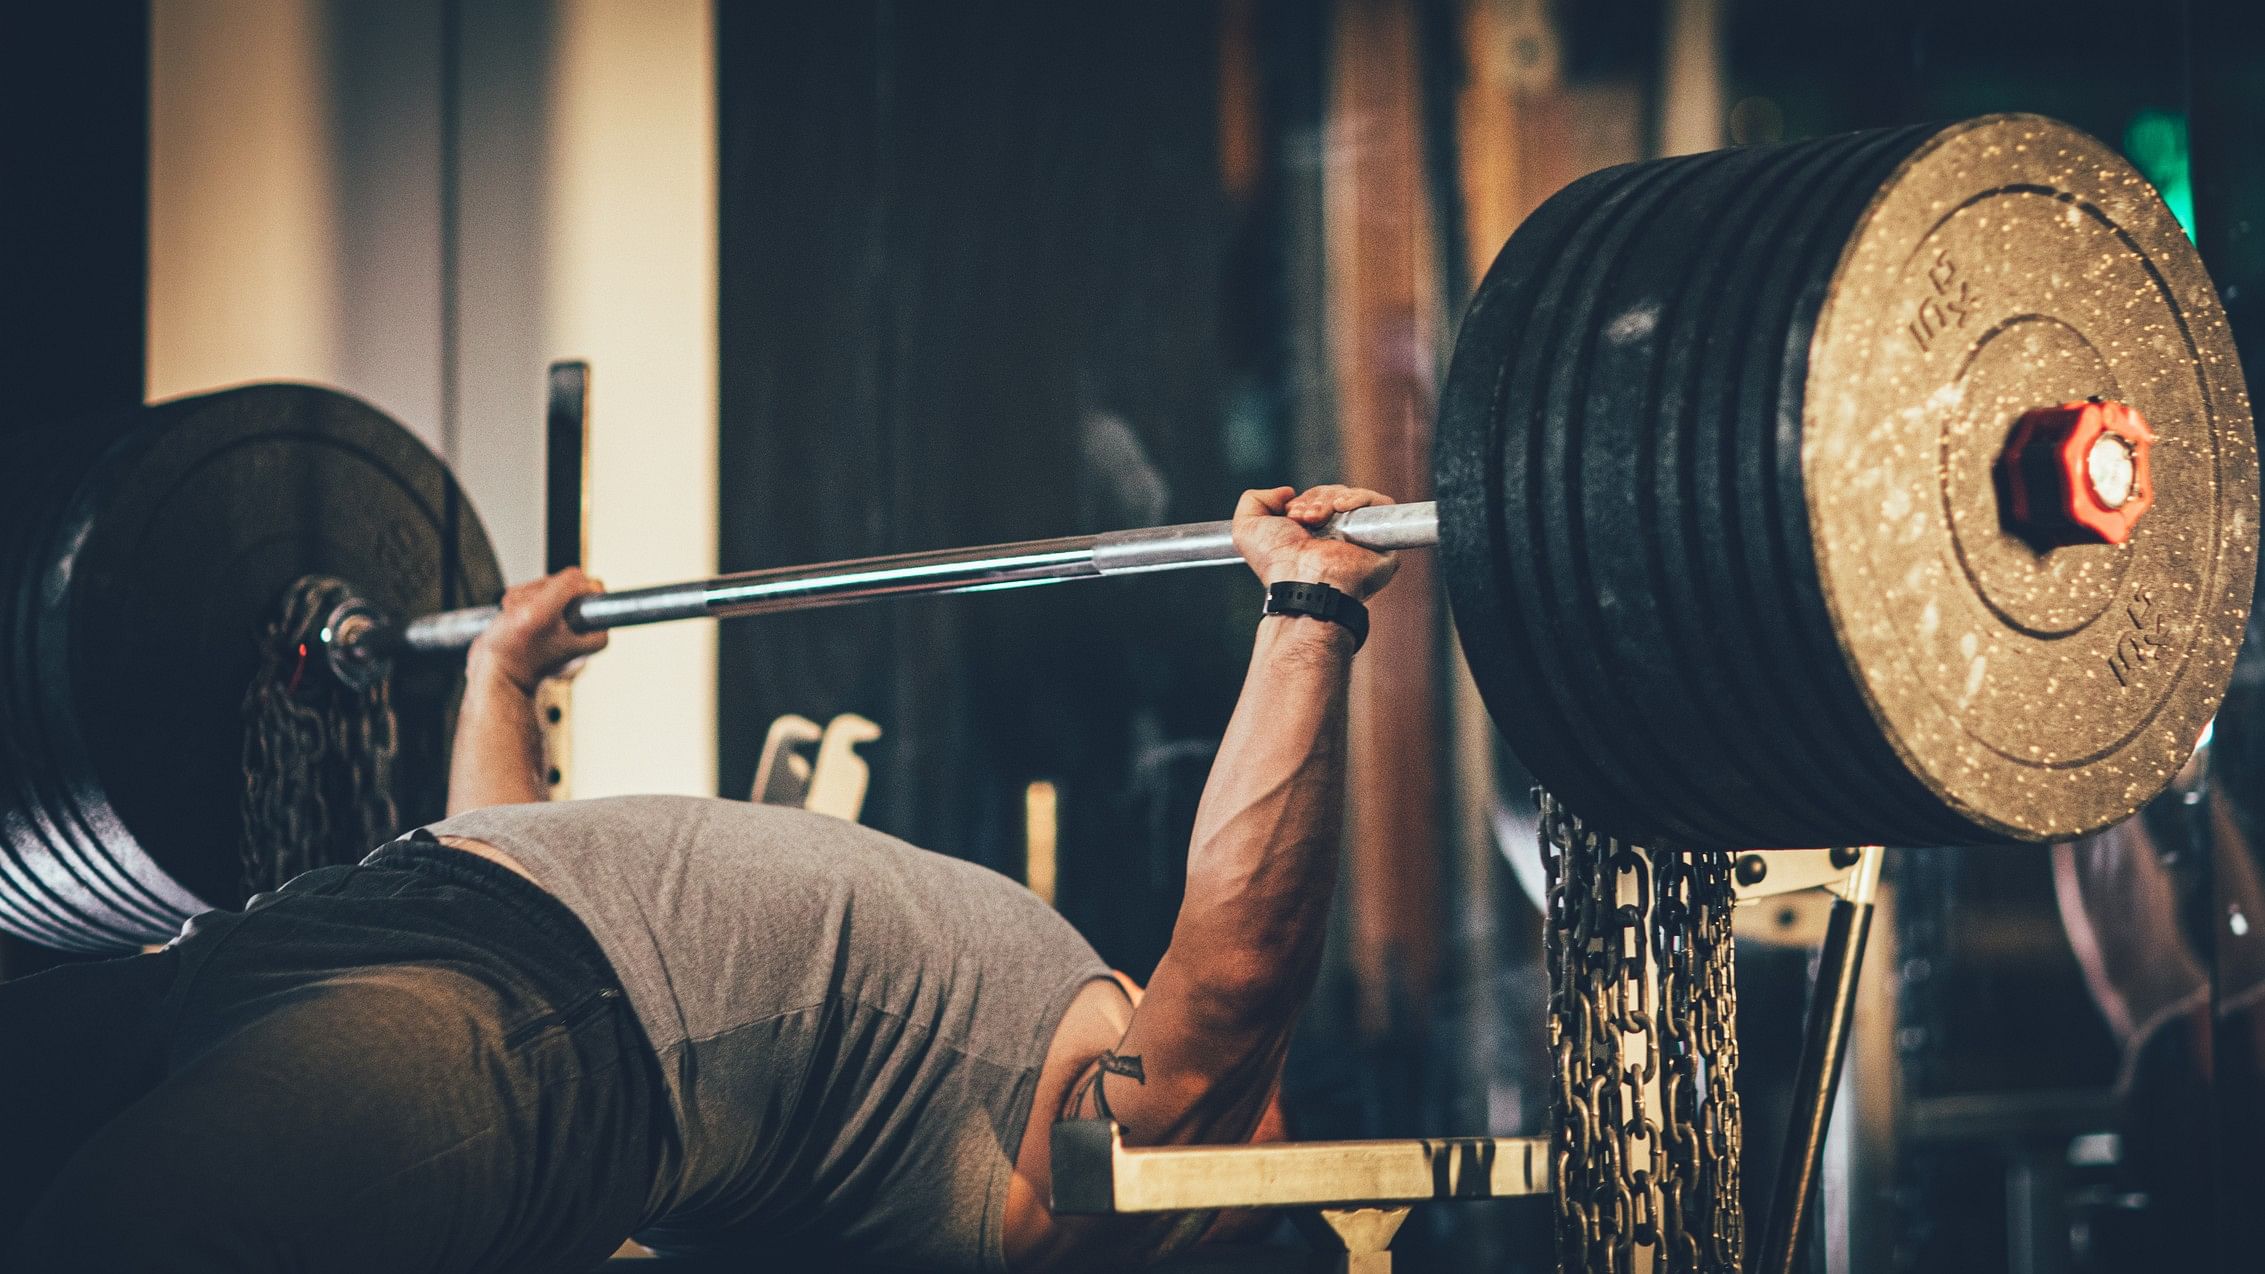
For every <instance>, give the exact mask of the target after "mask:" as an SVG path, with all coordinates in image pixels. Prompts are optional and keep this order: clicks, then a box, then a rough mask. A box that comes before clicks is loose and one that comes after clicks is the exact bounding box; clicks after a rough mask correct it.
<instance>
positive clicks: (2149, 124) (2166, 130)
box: [2123, 110, 2194, 239]
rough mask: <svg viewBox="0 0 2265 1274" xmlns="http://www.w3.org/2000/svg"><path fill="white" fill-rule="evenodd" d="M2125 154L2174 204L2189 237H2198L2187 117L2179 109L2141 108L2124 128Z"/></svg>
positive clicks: (2168, 200)
mask: <svg viewBox="0 0 2265 1274" xmlns="http://www.w3.org/2000/svg"><path fill="white" fill-rule="evenodd" d="M2123 153H2124V154H2126V155H2129V156H2131V162H2132V163H2134V164H2136V165H2138V167H2139V171H2140V172H2142V173H2145V174H2146V176H2147V180H2149V181H2151V182H2153V183H2155V190H2156V193H2158V194H2160V195H2162V196H2163V202H2164V203H2166V204H2169V205H2170V209H2171V215H2172V216H2174V217H2177V218H2178V223H2179V226H2180V227H2181V228H2182V229H2184V230H2185V231H2186V237H2187V238H2189V239H2191V238H2193V237H2194V181H2193V179H2192V178H2191V177H2190V176H2189V175H2188V172H2187V146H2186V116H2185V115H2184V114H2182V113H2180V112H2178V111H2154V110H2148V111H2141V112H2139V113H2138V114H2136V115H2134V116H2132V117H2131V126H2130V127H2129V128H2126V129H2124V130H2123Z"/></svg>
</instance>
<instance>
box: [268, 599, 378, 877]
mask: <svg viewBox="0 0 2265 1274" xmlns="http://www.w3.org/2000/svg"><path fill="white" fill-rule="evenodd" d="M350 591H351V590H349V589H348V587H347V585H346V584H345V583H344V581H341V580H336V579H331V578H329V577H327V576H320V575H309V576H306V577H305V578H302V579H300V580H299V581H297V582H296V583H294V584H293V585H292V586H291V587H290V588H289V589H287V590H285V592H284V595H283V598H282V602H281V605H280V607H279V609H278V613H277V615H276V617H275V619H274V620H273V621H271V622H270V623H269V624H268V626H267V629H266V631H265V632H264V633H262V635H261V640H260V654H259V668H258V670H257V671H256V672H254V673H253V675H252V682H251V685H250V686H249V688H247V689H246V690H245V692H244V707H243V721H244V801H243V824H244V831H243V838H242V840H241V841H240V842H239V845H238V848H239V853H240V859H241V862H242V866H243V885H244V893H245V895H246V896H247V897H249V896H250V895H252V894H255V893H258V892H261V891H263V890H269V889H274V888H276V887H278V886H280V885H281V884H283V882H284V881H287V880H289V879H291V878H292V877H293V876H296V875H298V874H299V873H301V872H304V871H307V870H309V869H310V868H314V867H321V866H326V865H328V864H332V863H351V862H357V861H359V860H360V859H361V857H362V856H363V855H364V854H366V853H368V852H369V851H370V849H371V848H372V847H373V846H375V845H376V844H377V843H378V842H380V841H382V840H384V839H385V838H386V837H388V836H391V835H392V834H393V832H394V831H395V824H396V822H397V821H398V818H399V813H398V810H397V807H396V805H395V803H394V798H393V781H394V761H395V758H396V757H397V755H398V753H399V751H400V737H399V733H398V730H397V727H396V722H395V720H394V713H393V700H392V691H391V688H390V686H389V685H388V683H387V681H386V680H385V679H384V678H380V679H379V680H378V681H377V682H376V684H374V685H372V686H370V687H369V688H368V689H366V690H355V689H353V688H351V687H348V686H346V685H344V684H343V683H341V682H340V681H339V680H338V679H337V678H335V677H333V676H331V675H330V673H329V670H328V669H327V668H326V667H325V666H323V662H322V652H321V648H320V645H319V642H320V631H319V630H320V628H321V625H322V623H323V620H324V619H325V618H326V617H327V616H329V615H330V613H331V612H332V611H333V610H334V609H336V608H337V606H338V604H339V603H340V602H341V601H343V600H345V599H346V598H347V596H348V595H349V594H350Z"/></svg>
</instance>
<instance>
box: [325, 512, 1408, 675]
mask: <svg viewBox="0 0 2265 1274" xmlns="http://www.w3.org/2000/svg"><path fill="white" fill-rule="evenodd" d="M1233 531H1234V524H1233V523H1231V522H1191V523H1187V524H1185V525H1181V526H1161V527H1149V528H1144V529H1141V530H1137V531H1105V532H1103V533H1101V534H1099V535H1073V536H1065V537H1063V538H1060V539H1053V540H1025V541H1023V542H1021V543H1017V544H993V545H987V546H984V547H980V548H959V549H932V550H929V551H927V552H921V553H897V554H892V555H890V556H887V557H867V558H859V559H856V560H854V561H847V562H826V563H821V564H819V565H815V566H780V567H773V568H771V569H768V570H760V571H745V572H742V573H740V574H736V575H721V576H717V577H716V578H714V579H705V580H695V581H692V582H690V583H684V584H661V585H657V586H655V587H652V588H637V589H630V590H627V591H625V592H619V593H604V594H598V595H594V596H590V597H584V598H581V599H579V600H577V601H574V602H572V603H570V604H569V605H568V606H567V608H566V622H567V626H568V627H570V628H573V629H575V630H576V631H578V632H594V631H597V630H599V629H604V628H626V627H629V626H630V625H633V624H658V623H662V622H665V621H668V620H672V619H722V618H726V617H728V616H732V615H763V614H770V613H772V612H776V611H788V610H816V609H817V608H819V607H822V606H846V605H849V604H851V603H853V602H863V601H871V600H873V599H875V598H880V597H904V596H910V595H912V594H916V593H975V592H982V591H984V590H986V589H995V588H1027V587H1030V586H1032V585H1037V584H1052V583H1058V582H1060V581H1062V580H1072V579H1090V578H1096V577H1100V576H1107V575H1134V574H1139V573H1141V572H1144V571H1174V570H1182V569H1186V568H1189V567H1197V566H1218V565H1222V564H1225V563H1228V562H1235V561H1240V560H1241V558H1240V555H1238V554H1237V553H1236V552H1235V542H1234V535H1233ZM1325 533H1326V534H1328V535H1331V536H1334V537H1335V538H1337V539H1341V540H1345V541H1347V542H1349V543H1353V544H1358V545H1361V546H1362V547H1364V548H1372V549H1376V550H1378V551H1380V552H1389V551H1392V550H1395V549H1414V548H1430V547H1432V546H1434V545H1436V544H1438V543H1439V511H1438V508H1437V506H1435V505H1433V504H1432V503H1431V502H1430V501H1428V500H1426V501H1423V502H1420V503H1416V504H1390V505H1381V506H1378V507H1374V508H1367V509H1355V510H1353V511H1352V512H1350V513H1347V514H1343V515H1342V516H1340V517H1338V518H1336V519H1335V520H1334V521H1332V522H1331V523H1330V524H1329V526H1328V528H1327V530H1326V532H1325ZM497 614H498V608H496V607H494V606H474V607H470V608H468V609H465V610H451V611H442V612H440V613H438V614H433V615H425V616H421V617H419V618H417V619H412V620H410V621H409V622H408V623H407V624H405V625H403V626H402V627H401V630H400V637H399V641H398V647H399V648H404V649H408V650H414V651H439V650H455V649H459V648H461V647H464V646H469V645H471V644H472V641H473V639H474V638H476V637H478V636H479V635H480V634H481V633H482V632H484V631H485V630H486V629H487V626H488V625H489V624H490V623H491V622H493V621H494V619H495V617H496V615H497ZM364 641H365V643H367V642H379V643H383V642H385V641H386V638H385V636H384V635H383V634H374V635H373V636H371V637H369V638H366V639H364Z"/></svg>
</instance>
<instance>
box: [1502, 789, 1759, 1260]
mask: <svg viewBox="0 0 2265 1274" xmlns="http://www.w3.org/2000/svg"><path fill="white" fill-rule="evenodd" d="M1540 801H1541V809H1542V820H1541V839H1542V859H1543V862H1544V863H1545V864H1546V866H1547V868H1548V873H1549V893H1548V914H1547V916H1546V918H1545V921H1546V922H1545V925H1544V928H1545V931H1546V942H1547V956H1548V968H1549V981H1550V991H1549V1048H1550V1056H1551V1060H1552V1063H1553V1065H1554V1067H1555V1080H1556V1085H1555V1102H1554V1104H1555V1108H1556V1116H1557V1119H1556V1130H1555V1136H1554V1138H1553V1145H1552V1152H1553V1158H1554V1160H1555V1165H1554V1166H1555V1168H1556V1174H1555V1175H1556V1181H1557V1260H1558V1268H1559V1269H1560V1270H1563V1271H1567V1272H1569V1274H1570V1272H1575V1271H1577V1272H1579V1274H1635V1272H1636V1271H1637V1270H1638V1269H1649V1270H1657V1271H1670V1272H1672V1274H1737V1271H1738V1269H1739V1267H1740V1264H1741V1262H1742V1260H1743V1256H1744V1246H1745V1214H1744V1210H1743V1208H1742V1206H1741V1202H1740V1196H1739V1187H1738V1171H1739V1162H1738V1147H1739V1143H1740V1140H1741V1137H1740V1132H1741V1127H1740V1118H1739V1108H1738V1095H1737V1092H1736V1090H1735V1088H1734V1084H1735V1082H1736V1079H1737V1071H1738V1042H1737V1035H1736V1029H1735V1018H1736V1013H1737V1000H1736V987H1735V984H1734V982H1733V980H1732V966H1731V958H1732V954H1733V952H1732V943H1731V936H1730V907H1731V902H1732V886H1731V877H1730V856H1729V855H1727V854H1717V853H1707V854H1696V853H1681V852H1670V851H1658V852H1654V851H1649V850H1645V849H1642V848H1640V847H1637V846H1634V845H1626V844H1623V843H1621V842H1619V841H1616V840H1612V839H1610V838H1609V837H1604V836H1600V835H1598V834H1597V833H1595V832H1591V831H1589V830H1587V829H1586V828H1584V827H1583V826H1582V825H1581V822H1580V820H1579V819H1578V818H1576V817H1575V816H1573V814H1571V813H1570V812H1569V811H1567V810H1566V809H1565V807H1564V806H1562V805H1559V804H1558V803H1557V802H1556V801H1554V800H1552V799H1551V798H1550V797H1549V796H1548V795H1547V794H1546V793H1543V794H1540ZM1639 1254H1641V1255H1642V1256H1643V1258H1644V1259H1643V1260H1642V1261H1641V1262H1639V1259H1638V1258H1639Z"/></svg>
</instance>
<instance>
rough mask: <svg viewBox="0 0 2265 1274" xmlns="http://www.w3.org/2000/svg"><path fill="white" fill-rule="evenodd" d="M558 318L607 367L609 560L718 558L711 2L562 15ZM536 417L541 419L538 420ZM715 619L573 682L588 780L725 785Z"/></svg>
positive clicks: (601, 441)
mask: <svg viewBox="0 0 2265 1274" xmlns="http://www.w3.org/2000/svg"><path fill="white" fill-rule="evenodd" d="M553 13H554V21H555V23H556V25H555V28H554V35H553V39H554V44H553V56H552V63H551V85H550V94H549V96H550V111H549V121H548V123H549V127H548V132H549V141H548V146H549V159H548V162H547V164H546V169H547V174H548V181H547V185H548V190H549V196H548V206H547V209H546V216H545V222H546V227H547V229H546V237H547V241H548V242H547V247H546V253H545V255H546V258H547V267H546V270H545V275H546V280H545V291H546V296H545V302H544V306H545V315H546V317H545V330H546V334H547V337H548V342H547V343H548V346H549V349H550V352H551V356H552V357H577V358H585V359H588V360H589V362H590V364H591V369H592V370H591V400H590V414H591V422H592V446H591V452H590V473H591V508H590V519H591V520H590V531H591V535H590V557H591V561H590V567H591V570H592V571H593V572H594V573H595V574H597V575H598V576H599V577H600V578H602V579H604V580H606V581H607V582H608V583H610V584H613V585H616V586H622V587H627V586H633V585H638V584H650V583H658V582H662V581H666V580H674V579H685V578H691V577H695V576H702V575H710V574H713V573H714V572H715V570H716V481H717V479H716V127H715V70H714V66H715V58H714V46H713V39H712V32H713V29H714V18H713V14H712V13H711V11H710V5H709V2H708V0H647V2H646V3H640V4H618V3H609V2H608V0H560V2H559V3H558V4H557V5H556V7H555V8H554V10H553ZM531 423H532V422H531ZM715 660H716V641H715V626H714V625H713V624H709V623H682V624H663V625H657V626H653V627H647V628H636V629H626V630H622V631H619V632H616V633H615V634H614V636H613V645H612V648H611V649H610V650H609V651H607V653H606V654H605V655H603V656H601V657H600V658H598V659H596V660H593V661H592V662H591V664H590V667H589V670H588V671H587V672H585V673H584V674H583V676H582V679H581V680H580V681H579V682H578V683H577V684H576V686H575V693H574V733H573V756H574V776H573V779H574V793H575V795H576V796H604V795H607V794H609V793H620V792H691V793H699V794H713V793H714V791H715V782H716V779H715V765H716V762H715V694H716V687H715Z"/></svg>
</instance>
